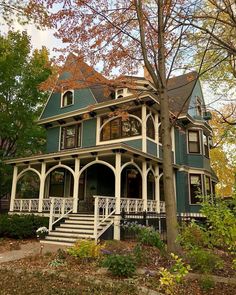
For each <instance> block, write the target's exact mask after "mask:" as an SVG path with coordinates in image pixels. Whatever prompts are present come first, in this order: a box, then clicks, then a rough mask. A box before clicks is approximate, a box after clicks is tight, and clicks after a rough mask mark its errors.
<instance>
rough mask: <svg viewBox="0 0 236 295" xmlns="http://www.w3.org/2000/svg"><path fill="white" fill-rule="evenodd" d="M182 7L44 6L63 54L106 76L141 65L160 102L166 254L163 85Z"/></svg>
mask: <svg viewBox="0 0 236 295" xmlns="http://www.w3.org/2000/svg"><path fill="white" fill-rule="evenodd" d="M36 2H39V3H40V2H41V1H36ZM188 2H189V1H186V0H177V1H165V0H151V1H142V0H132V1H127V0H121V1H105V0H101V1H97V0H89V1H87V0H79V1H73V0H72V1H68V0H67V1H60V0H48V1H45V3H46V4H47V5H48V7H50V9H51V16H50V22H51V24H53V25H54V26H55V27H56V28H57V32H56V36H57V37H59V38H61V39H62V40H63V42H64V43H68V45H69V47H68V48H66V49H65V51H66V52H68V51H73V52H74V53H76V54H77V55H78V56H79V57H81V58H83V59H85V60H86V61H87V62H90V63H92V64H96V63H97V62H100V64H102V66H103V73H104V74H106V75H108V74H110V73H111V72H112V70H113V69H114V68H115V69H116V70H117V71H119V73H121V74H124V73H125V74H134V73H136V72H137V70H138V68H139V67H140V66H141V64H143V65H144V66H145V68H146V69H147V71H148V74H149V79H150V80H151V81H152V83H153V84H154V85H155V87H156V89H157V94H158V96H159V98H160V108H161V136H162V144H163V177H164V194H165V205H166V216H167V245H168V250H169V251H172V252H173V251H176V250H177V248H178V245H177V244H176V237H177V234H178V230H177V217H176V201H175V194H174V181H173V166H172V147H171V146H172V143H171V134H170V130H171V119H172V118H171V117H170V112H169V101H168V94H167V83H168V79H169V77H170V75H171V73H172V71H173V69H174V66H175V65H176V64H177V63H178V61H179V53H180V48H182V46H183V45H184V44H183V41H184V38H185V34H186V32H187V28H186V27H180V26H179V24H178V22H177V20H178V19H180V17H183V15H182V14H181V13H180V12H183V13H184V10H183V7H184V6H185V8H186V7H189V10H190V9H191V5H189V4H188ZM186 16H187V12H186ZM190 78H191V77H190Z"/></svg>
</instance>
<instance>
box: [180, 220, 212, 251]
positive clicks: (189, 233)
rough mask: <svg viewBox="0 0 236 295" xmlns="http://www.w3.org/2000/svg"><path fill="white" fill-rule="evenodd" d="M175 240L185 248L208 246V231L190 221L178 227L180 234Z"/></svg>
mask: <svg viewBox="0 0 236 295" xmlns="http://www.w3.org/2000/svg"><path fill="white" fill-rule="evenodd" d="M177 240H178V241H179V243H180V245H181V246H183V248H184V249H186V250H189V249H193V248H196V247H205V246H209V235H208V233H207V232H206V231H205V230H204V229H203V228H201V227H200V226H199V225H197V224H196V223H195V222H194V221H191V223H190V224H188V225H186V224H184V225H183V226H182V227H181V228H180V234H179V235H178V238H177Z"/></svg>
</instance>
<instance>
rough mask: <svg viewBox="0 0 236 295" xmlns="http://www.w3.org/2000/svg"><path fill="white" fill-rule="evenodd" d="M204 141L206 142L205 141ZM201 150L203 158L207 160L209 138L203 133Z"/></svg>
mask: <svg viewBox="0 0 236 295" xmlns="http://www.w3.org/2000/svg"><path fill="white" fill-rule="evenodd" d="M205 139H206V141H205ZM203 150H204V156H205V157H207V158H209V156H210V154H209V150H210V147H209V136H208V135H206V134H204V133H203Z"/></svg>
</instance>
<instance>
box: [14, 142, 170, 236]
mask: <svg viewBox="0 0 236 295" xmlns="http://www.w3.org/2000/svg"><path fill="white" fill-rule="evenodd" d="M123 146H124V145H122V148H121V147H120V148H119V149H118V148H116V149H115V148H114V147H112V148H110V150H109V149H107V147H106V149H104V150H102V149H101V147H99V148H94V149H93V150H91V151H89V152H88V149H87V150H86V151H85V150H84V151H82V150H77V153H75V151H71V152H70V153H68V152H67V153H65V152H61V153H57V154H53V155H51V157H49V155H42V156H41V158H39V157H38V156H37V157H31V158H24V159H17V160H15V163H14V173H13V183H12V193H11V206H10V211H11V212H17V213H18V212H22V213H23V212H24V213H26V212H29V213H37V214H43V215H50V218H51V219H52V221H51V224H53V223H54V221H53V220H54V219H55V220H56V219H58V218H62V217H63V216H64V215H65V214H68V212H73V213H77V212H81V211H83V212H86V211H87V212H88V211H90V212H91V211H92V212H93V213H94V216H95V217H96V215H97V216H99V218H100V215H101V216H103V217H104V216H108V215H110V213H109V214H108V212H112V214H113V215H114V216H115V219H116V222H114V232H116V233H115V234H114V236H115V238H118V239H119V230H118V227H119V225H118V223H119V220H118V219H119V215H120V213H121V211H122V210H124V211H125V212H127V213H129V212H143V211H147V212H161V211H164V207H165V206H164V201H163V196H162V187H161V178H162V169H161V163H160V162H158V160H157V158H156V157H150V158H147V154H143V153H142V152H140V151H138V150H136V149H134V148H131V147H128V146H126V149H124V148H123ZM97 149H99V150H97ZM13 161H14V160H12V163H13ZM9 162H10V161H9ZM94 167H96V169H95V168H94ZM27 173H31V174H33V175H34V177H33V180H34V181H33V182H32V181H31V183H30V184H31V185H32V186H35V187H38V191H37V189H36V192H34V193H33V194H34V195H35V197H34V198H32V197H31V196H32V193H31V192H30V190H28V191H27V185H21V186H20V183H21V180H22V179H23V178H24V176H25V175H26V174H27ZM36 180H37V181H36ZM19 188H21V189H23V192H24V193H26V192H27V193H28V195H27V197H24V193H22V190H19ZM52 192H54V193H55V194H52ZM107 193H108V195H107ZM97 194H99V196H97ZM104 195H105V196H107V197H104ZM51 196H53V197H51ZM88 204H89V210H88V209H87V208H86V207H85V205H88ZM111 210H112V211H111ZM104 212H105V213H104ZM104 214H105V215H104ZM98 223H99V222H98Z"/></svg>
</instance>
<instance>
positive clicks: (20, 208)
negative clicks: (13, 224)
mask: <svg viewBox="0 0 236 295" xmlns="http://www.w3.org/2000/svg"><path fill="white" fill-rule="evenodd" d="M22 202H23V200H20V212H21V211H22V205H23V204H22Z"/></svg>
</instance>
